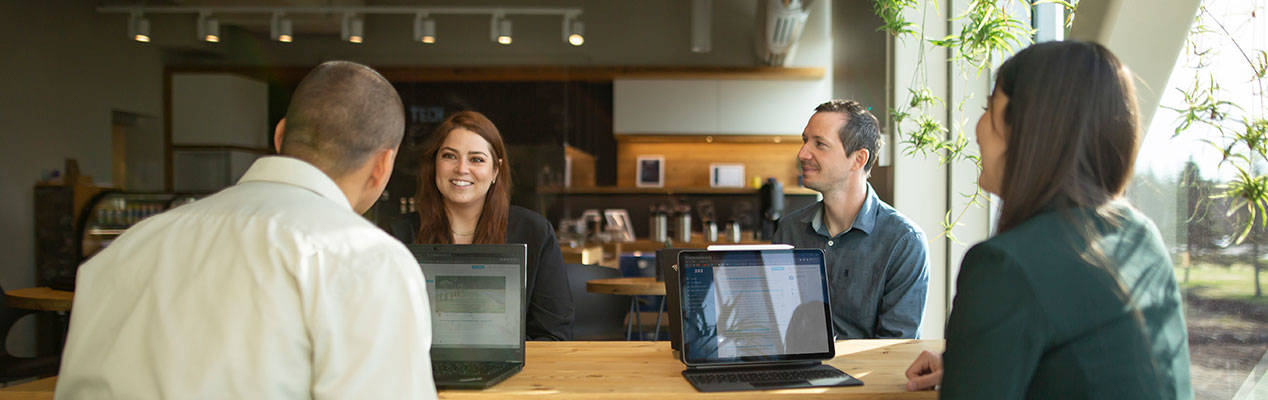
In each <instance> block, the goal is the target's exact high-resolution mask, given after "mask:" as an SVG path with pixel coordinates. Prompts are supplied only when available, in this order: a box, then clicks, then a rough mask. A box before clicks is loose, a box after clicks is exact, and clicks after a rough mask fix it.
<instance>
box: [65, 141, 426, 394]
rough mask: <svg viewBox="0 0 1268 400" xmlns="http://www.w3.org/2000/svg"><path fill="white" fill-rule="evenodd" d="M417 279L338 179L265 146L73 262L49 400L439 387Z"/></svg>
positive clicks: (411, 264)
mask: <svg viewBox="0 0 1268 400" xmlns="http://www.w3.org/2000/svg"><path fill="white" fill-rule="evenodd" d="M425 291H426V286H425V284H424V282H423V276H422V272H421V270H420V269H419V267H418V263H417V262H416V261H415V260H414V257H413V256H412V255H411V254H410V252H409V250H407V249H406V248H405V246H404V245H402V244H401V243H400V242H399V241H397V240H396V239H394V238H392V237H391V236H389V235H388V234H387V233H385V232H383V231H382V230H380V229H379V228H378V227H376V226H374V225H373V224H371V223H370V222H369V221H366V220H365V219H364V218H362V217H361V216H359V215H357V214H356V213H355V212H354V211H353V210H352V207H351V206H350V205H349V203H348V199H347V197H346V196H344V194H343V192H342V191H340V189H339V187H338V186H336V185H335V183H334V181H332V180H331V179H330V178H329V177H327V176H326V175H325V174H324V173H322V172H321V171H320V170H318V169H317V168H315V167H313V166H312V165H310V164H308V163H306V162H303V161H300V160H297V159H294V158H287V157H265V158H261V159H259V160H257V161H256V162H255V163H254V164H253V165H251V168H250V169H249V170H247V172H246V174H245V175H243V177H242V179H241V180H239V181H238V184H237V185H235V186H232V187H230V188H227V189H225V190H223V191H221V192H220V193H216V194H215V195H212V196H210V197H207V198H206V199H203V200H200V201H198V202H195V203H193V204H189V205H185V206H182V207H178V208H176V209H173V210H170V211H167V212H165V213H162V214H159V215H156V216H154V217H150V218H148V219H146V220H145V221H142V222H140V223H138V224H137V225H135V226H133V227H132V228H131V229H128V231H127V232H126V233H124V234H123V235H122V236H120V237H119V238H118V240H115V241H114V243H113V244H111V245H110V246H109V247H107V248H106V249H105V250H103V251H101V252H100V253H98V254H97V255H96V256H95V257H93V258H92V259H91V260H89V261H88V262H87V263H85V264H84V265H82V266H81V267H80V268H79V276H78V281H77V283H76V287H75V301H74V306H73V308H72V313H71V321H70V334H69V336H68V338H67V340H66V349H65V352H64V354H63V357H62V366H61V372H60V376H59V377H58V382H57V391H56V397H57V398H59V399H72V398H73V399H80V398H126V399H147V398H181V399H195V398H239V399H300V398H314V399H322V398H359V399H386V398H393V399H397V398H400V399H405V398H410V399H417V398H428V399H432V398H436V388H435V384H434V383H433V382H432V374H431V360H430V357H429V355H428V351H429V350H430V348H431V321H430V317H431V315H430V312H429V306H428V304H427V294H426V292H425Z"/></svg>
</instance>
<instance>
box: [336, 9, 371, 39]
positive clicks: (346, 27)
mask: <svg viewBox="0 0 1268 400" xmlns="http://www.w3.org/2000/svg"><path fill="white" fill-rule="evenodd" d="M342 36H343V40H346V41H348V42H349V43H358V44H359V43H362V42H364V41H365V20H363V19H361V17H360V16H357V15H356V14H352V13H348V14H344V15H343V32H342Z"/></svg>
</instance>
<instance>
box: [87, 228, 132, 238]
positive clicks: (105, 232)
mask: <svg viewBox="0 0 1268 400" xmlns="http://www.w3.org/2000/svg"><path fill="white" fill-rule="evenodd" d="M123 231H124V229H105V228H89V229H88V234H89V235H94V236H109V235H122V234H123Z"/></svg>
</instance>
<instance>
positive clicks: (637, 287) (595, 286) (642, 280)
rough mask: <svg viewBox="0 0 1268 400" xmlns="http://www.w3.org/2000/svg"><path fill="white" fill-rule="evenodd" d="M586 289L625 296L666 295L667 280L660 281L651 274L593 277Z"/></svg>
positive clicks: (587, 282) (592, 291) (591, 291)
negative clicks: (624, 276) (625, 276)
mask: <svg viewBox="0 0 1268 400" xmlns="http://www.w3.org/2000/svg"><path fill="white" fill-rule="evenodd" d="M586 291H587V292H590V293H602V294H618V295H625V296H664V295H665V282H663V281H660V282H658V281H656V278H654V277H650V276H644V277H633V278H606V279H591V280H589V281H586Z"/></svg>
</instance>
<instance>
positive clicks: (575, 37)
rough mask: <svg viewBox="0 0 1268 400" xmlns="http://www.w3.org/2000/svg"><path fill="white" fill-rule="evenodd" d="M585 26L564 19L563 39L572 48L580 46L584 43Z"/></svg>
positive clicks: (582, 23)
mask: <svg viewBox="0 0 1268 400" xmlns="http://www.w3.org/2000/svg"><path fill="white" fill-rule="evenodd" d="M585 34H586V24H585V23H584V22H581V21H574V20H572V19H571V18H565V19H564V35H565V36H566V37H565V38H564V40H565V41H567V42H568V43H569V44H571V45H573V46H580V45H582V44H585V43H586V37H585Z"/></svg>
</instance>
